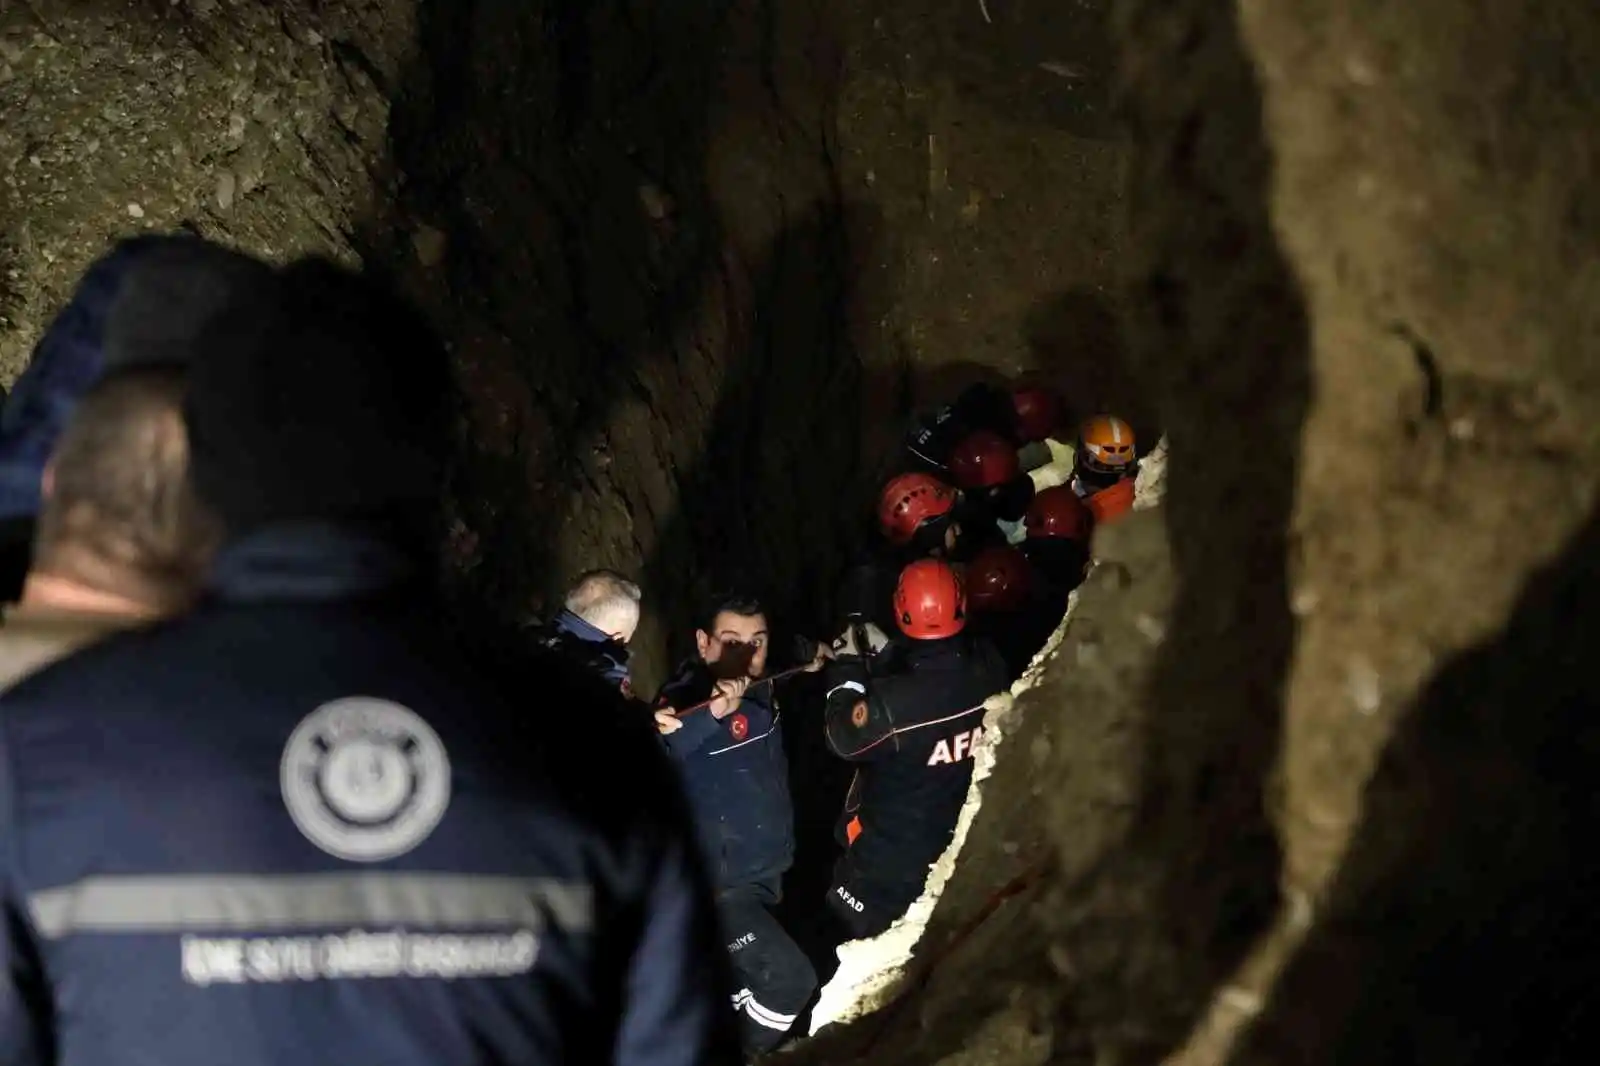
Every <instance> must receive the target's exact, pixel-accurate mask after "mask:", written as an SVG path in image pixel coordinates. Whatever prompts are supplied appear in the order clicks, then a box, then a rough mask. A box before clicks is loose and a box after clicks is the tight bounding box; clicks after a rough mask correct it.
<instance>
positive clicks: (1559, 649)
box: [1232, 512, 1600, 1066]
mask: <svg viewBox="0 0 1600 1066" xmlns="http://www.w3.org/2000/svg"><path fill="white" fill-rule="evenodd" d="M1597 601H1600V512H1594V513H1592V514H1591V515H1590V516H1589V519H1588V522H1587V524H1586V525H1585V526H1584V527H1583V528H1582V529H1581V530H1580V531H1579V532H1578V533H1577V534H1576V535H1575V536H1574V537H1573V538H1572V540H1571V541H1570V542H1569V543H1568V545H1567V548H1566V551H1565V552H1564V553H1563V554H1562V556H1561V557H1560V558H1559V559H1558V560H1556V561H1555V562H1554V563H1553V564H1552V565H1550V566H1548V567H1546V568H1545V569H1544V570H1543V571H1542V572H1540V573H1538V574H1537V575H1535V576H1534V577H1533V578H1532V579H1531V580H1530V581H1529V582H1528V584H1527V586H1526V587H1525V589H1524V590H1523V594H1522V597H1521V599H1520V601H1519V602H1518V603H1517V605H1516V607H1515V609H1514V610H1513V612H1512V614H1511V617H1510V620H1509V621H1508V622H1507V624H1506V626H1505V628H1504V629H1503V630H1502V631H1501V633H1500V634H1499V635H1498V636H1497V637H1495V638H1494V639H1493V640H1489V641H1486V642H1485V643H1483V644H1482V645H1480V646H1479V647H1477V648H1474V649H1472V650H1470V651H1468V652H1466V653H1465V654H1462V655H1460V656H1458V657H1457V658H1456V659H1455V660H1454V661H1452V662H1450V663H1449V664H1448V665H1446V666H1445V667H1444V668H1443V669H1442V670H1441V671H1440V672H1439V673H1438V675H1437V676H1436V677H1435V678H1434V680H1433V681H1432V683H1431V684H1430V685H1429V686H1428V687H1427V689H1426V690H1425V691H1423V692H1422V693H1421V694H1420V696H1419V698H1418V699H1417V701H1416V703H1415V704H1414V705H1413V706H1412V707H1411V708H1410V709H1409V710H1408V712H1407V713H1406V716H1405V718H1404V720H1403V722H1402V724H1401V726H1400V728H1399V729H1398V730H1397V732H1396V734H1395V736H1394V737H1393V739H1392V740H1391V741H1390V743H1389V746H1388V747H1387V749H1386V750H1385V752H1384V755H1383V757H1382V759H1381V761H1380V763H1379V765H1378V768H1377V770H1376V772H1375V773H1374V776H1373V779H1372V781H1371V783H1370V784H1369V785H1368V786H1367V789H1366V793H1365V795H1364V797H1363V801H1362V805H1361V806H1362V810H1363V811H1364V812H1365V813H1364V817H1363V821H1362V824H1361V826H1360V827H1359V829H1358V830H1357V833H1356V835H1355V837H1354V839H1353V843H1352V844H1351V846H1350V849H1349V851H1348V852H1347V853H1346V855H1345V858H1344V861H1343V863H1342V865H1341V867H1340V872H1339V875H1338V878H1337V879H1336V881H1335V882H1334V884H1333V887H1332V889H1331V890H1330V894H1329V897H1328V901H1327V904H1326V907H1325V910H1324V911H1323V913H1322V914H1321V915H1320V920H1319V922H1318V924H1317V925H1316V926H1315V927H1314V928H1313V929H1312V931H1311V932H1310V934H1308V938H1307V941H1306V942H1305V944H1304V945H1303V946H1302V948H1301V950H1300V952H1299V953H1298V955H1297V956H1296V957H1295V958H1294V959H1293V960H1292V961H1291V963H1290V964H1289V968H1288V970H1287V971H1286V973H1285V976H1284V977H1283V979H1282V980H1281V981H1280V983H1279V984H1278V986H1277V988H1276V989H1275V990H1274V993H1273V995H1272V997H1271V999H1270V1000H1269V1002H1268V1003H1267V1006H1266V1009H1265V1011H1264V1013H1263V1014H1262V1016H1261V1017H1260V1018H1259V1020H1258V1022H1257V1024H1256V1026H1255V1027H1254V1029H1253V1031H1251V1032H1250V1034H1249V1035H1248V1036H1247V1037H1246V1039H1245V1041H1244V1042H1243V1044H1242V1045H1241V1047H1240V1050H1239V1051H1238V1052H1237V1053H1236V1054H1235V1056H1234V1058H1233V1059H1232V1062H1233V1064H1234V1066H1249V1064H1254V1063H1279V1062H1296V1063H1305V1064H1308V1066H1309V1064H1317V1063H1329V1064H1332V1063H1347V1062H1361V1063H1372V1064H1383V1063H1396V1064H1398V1063H1414V1062H1438V1063H1445V1062H1448V1063H1451V1064H1453V1066H1466V1064H1480V1063H1481V1064H1484V1066H1488V1064H1490V1063H1496V1064H1498V1063H1511V1062H1517V1063H1524V1062H1525V1063H1580V1062H1593V1061H1595V1058H1596V1049H1597V1048H1600V991H1597V987H1600V986H1597V985H1596V982H1595V979H1594V961H1595V959H1596V958H1600V917H1597V916H1596V909H1595V901H1596V899H1597V898H1600V855H1597V853H1596V851H1595V841H1596V840H1597V839H1600V792H1597V791H1596V789H1595V786H1594V778H1595V768H1596V766H1597V765H1600V727H1597V725H1596V722H1595V718H1594V715H1595V709H1596V708H1597V707H1600V672H1596V670H1595V665H1594V648H1595V624H1594V620H1593V619H1594V604H1595V603H1596V602H1597Z"/></svg>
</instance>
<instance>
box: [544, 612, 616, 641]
mask: <svg viewBox="0 0 1600 1066" xmlns="http://www.w3.org/2000/svg"><path fill="white" fill-rule="evenodd" d="M556 628H557V629H558V630H560V631H561V632H563V633H566V634H569V635H571V636H574V637H577V638H578V639H579V640H581V641H584V642H585V643H588V644H617V645H620V644H621V643H622V641H620V640H618V639H617V638H616V637H613V636H612V635H611V634H610V633H607V632H606V631H605V630H603V629H601V628H600V627H599V626H597V625H594V624H592V623H590V622H589V621H587V620H586V619H583V618H580V617H579V616H578V615H576V614H573V613H572V612H571V611H568V610H562V612H561V613H560V614H558V615H556Z"/></svg>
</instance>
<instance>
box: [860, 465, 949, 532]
mask: <svg viewBox="0 0 1600 1066" xmlns="http://www.w3.org/2000/svg"><path fill="white" fill-rule="evenodd" d="M955 505H956V494H955V491H954V490H953V489H951V488H950V486H949V485H946V484H945V483H944V482H942V481H940V480H939V479H938V478H936V477H934V476H933V475H932V474H901V475H900V476H899V477H897V478H894V479H892V480H891V481H890V482H889V483H888V484H887V485H885V486H884V487H883V493H882V494H881V495H880V496H879V497H878V525H879V527H880V528H881V529H882V530H883V535H884V536H885V537H887V538H889V543H891V544H898V545H905V544H910V543H911V538H913V537H914V536H916V533H917V527H918V526H920V525H922V523H924V522H926V521H928V520H929V519H930V518H941V517H943V516H944V515H947V514H949V513H950V510H951V508H953V507H955Z"/></svg>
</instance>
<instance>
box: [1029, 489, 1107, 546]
mask: <svg viewBox="0 0 1600 1066" xmlns="http://www.w3.org/2000/svg"><path fill="white" fill-rule="evenodd" d="M1022 526H1023V528H1024V529H1025V530H1027V534H1028V536H1029V538H1031V539H1040V538H1050V539H1053V540H1073V541H1077V542H1078V543H1080V544H1087V543H1088V542H1089V533H1090V532H1091V531H1092V530H1093V529H1094V514H1093V512H1091V511H1090V510H1089V507H1088V505H1087V504H1085V503H1084V502H1083V501H1082V500H1080V499H1078V494H1077V493H1075V492H1073V491H1072V489H1071V488H1070V487H1068V486H1066V485H1056V486H1055V487H1054V488H1048V489H1044V490H1043V491H1041V492H1039V493H1037V494H1035V495H1034V497H1033V502H1032V503H1030V504H1029V505H1028V513H1027V514H1025V515H1023V517H1022Z"/></svg>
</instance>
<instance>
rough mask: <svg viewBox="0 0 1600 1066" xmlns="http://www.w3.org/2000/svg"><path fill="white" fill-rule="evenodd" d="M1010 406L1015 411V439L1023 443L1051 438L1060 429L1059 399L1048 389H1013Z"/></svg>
mask: <svg viewBox="0 0 1600 1066" xmlns="http://www.w3.org/2000/svg"><path fill="white" fill-rule="evenodd" d="M1011 405H1012V406H1013V407H1014V408H1016V411H1017V438H1018V439H1019V440H1021V441H1023V442H1024V443H1026V442H1029V441H1036V440H1044V439H1045V438H1046V437H1053V436H1055V435H1056V433H1057V432H1058V431H1059V430H1060V428H1061V421H1062V415H1061V397H1059V396H1057V395H1056V394H1055V393H1054V392H1052V391H1051V390H1049V389H1039V388H1028V389H1014V390H1012V393H1011Z"/></svg>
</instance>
